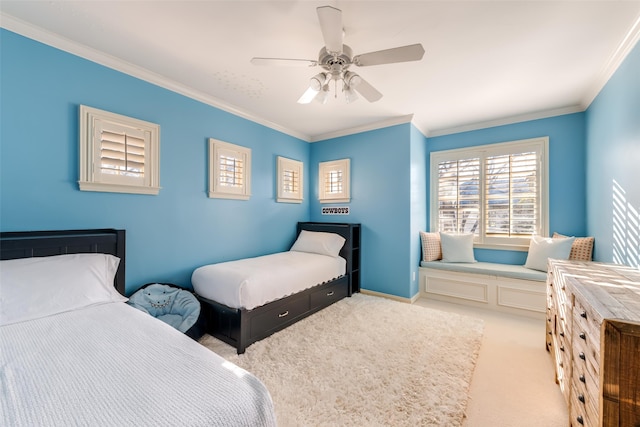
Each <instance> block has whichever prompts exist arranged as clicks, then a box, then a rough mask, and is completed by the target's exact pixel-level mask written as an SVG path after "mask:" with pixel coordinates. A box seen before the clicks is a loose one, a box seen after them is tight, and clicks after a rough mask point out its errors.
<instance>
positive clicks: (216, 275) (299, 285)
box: [191, 251, 346, 310]
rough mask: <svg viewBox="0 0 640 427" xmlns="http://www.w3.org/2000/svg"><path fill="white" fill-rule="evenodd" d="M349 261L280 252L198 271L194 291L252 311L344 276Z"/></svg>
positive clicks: (229, 305) (207, 267) (194, 281)
mask: <svg viewBox="0 0 640 427" xmlns="http://www.w3.org/2000/svg"><path fill="white" fill-rule="evenodd" d="M345 272H346V261H345V260H344V258H342V257H331V256H327V255H319V254H313V253H308V252H297V251H288V252H279V253H275V254H271V255H265V256H260V257H255V258H246V259H241V260H237V261H228V262H223V263H219V264H211V265H205V266H203V267H200V268H197V269H196V270H195V271H194V272H193V274H192V276H191V283H192V285H193V289H194V290H195V291H196V293H197V294H198V295H200V296H203V297H205V298H207V299H210V300H213V301H216V302H219V303H221V304H224V305H226V306H228V307H232V308H245V309H247V310H251V309H253V308H255V307H258V306H261V305H264V304H266V303H268V302H271V301H275V300H277V299H280V298H282V297H285V296H288V295H292V294H294V293H296V292H299V291H302V290H304V289H308V288H310V287H312V286H315V285H318V284H321V283H324V282H328V281H330V280H333V279H335V278H336V277H340V276H342V275H344V274H345Z"/></svg>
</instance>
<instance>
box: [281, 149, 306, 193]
mask: <svg viewBox="0 0 640 427" xmlns="http://www.w3.org/2000/svg"><path fill="white" fill-rule="evenodd" d="M277 170H278V179H277V184H276V185H277V186H278V191H277V197H276V201H277V202H279V203H302V201H303V199H304V197H303V192H304V164H303V163H302V162H301V161H299V160H293V159H288V158H286V157H282V156H278V165H277ZM288 171H292V172H293V180H294V183H293V185H294V187H297V191H287V190H286V189H285V182H286V181H287V177H286V174H287V172H288ZM296 176H297V179H296Z"/></svg>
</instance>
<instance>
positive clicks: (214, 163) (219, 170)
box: [209, 138, 251, 200]
mask: <svg viewBox="0 0 640 427" xmlns="http://www.w3.org/2000/svg"><path fill="white" fill-rule="evenodd" d="M250 196H251V149H250V148H246V147H241V146H239V145H234V144H230V143H228V142H224V141H219V140H216V139H213V138H209V197H210V198H216V199H236V200H249V197H250Z"/></svg>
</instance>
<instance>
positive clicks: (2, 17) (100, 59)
mask: <svg viewBox="0 0 640 427" xmlns="http://www.w3.org/2000/svg"><path fill="white" fill-rule="evenodd" d="M0 27H2V28H5V29H7V30H9V31H12V32H14V33H17V34H19V35H21V36H24V37H27V38H30V39H33V40H35V41H38V42H40V43H44V44H46V45H48V46H51V47H54V48H56V49H59V50H62V51H64V52H67V53H70V54H72V55H76V56H79V57H80V58H84V59H87V60H89V61H91V62H95V63H97V64H100V65H103V66H105V67H108V68H111V69H113V70H116V71H119V72H121V73H124V74H128V75H130V76H133V77H136V78H138V79H141V80H144V81H146V82H149V83H152V84H154V85H156V86H159V87H162V88H164V89H168V90H170V91H172V92H176V93H178V94H180V95H184V96H186V97H188V98H191V99H194V100H196V101H200V102H202V103H204V104H207V105H210V106H212V107H215V108H218V109H220V110H223V111H226V112H227V113H230V114H233V115H236V116H239V117H242V118H244V119H247V120H250V121H252V122H255V123H258V124H261V125H263V126H266V127H268V128H271V129H273V130H276V131H279V132H282V133H284V134H287V135H290V136H293V137H295V138H298V139H301V140H303V141H306V142H310V137H309V135H306V134H302V133H300V132H296V131H293V130H291V129H288V128H286V127H284V126H281V125H278V124H277V123H273V122H271V121H269V120H265V119H263V118H261V117H258V116H256V115H254V114H252V113H250V112H248V111H245V110H243V109H241V108H238V107H237V106H235V105H232V104H229V103H226V102H223V101H221V100H219V99H217V98H215V97H213V96H211V95H208V94H206V93H203V92H201V91H197V90H194V89H192V88H190V87H187V86H185V85H182V84H180V83H177V82H176V81H174V80H172V79H169V78H166V77H164V76H161V75H159V74H156V73H154V72H151V71H149V70H147V69H145V68H142V67H138V66H137V65H134V64H131V63H129V62H126V61H123V60H121V59H119V58H116V57H114V56H112V55H108V54H106V53H104V52H101V51H98V50H96V49H92V48H90V47H88V46H85V45H83V44H80V43H77V42H74V41H71V40H69V39H67V38H64V37H61V36H59V35H58V34H55V33H52V32H50V31H47V30H44V29H42V28H40V27H37V26H35V25H32V24H29V23H27V22H24V21H22V20H20V19H17V18H14V17H13V16H11V15H7V14H6V13H3V12H0Z"/></svg>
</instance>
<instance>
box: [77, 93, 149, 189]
mask: <svg viewBox="0 0 640 427" xmlns="http://www.w3.org/2000/svg"><path fill="white" fill-rule="evenodd" d="M159 134H160V127H159V126H158V125H156V124H153V123H149V122H145V121H142V120H138V119H133V118H130V117H126V116H121V115H118V114H114V113H110V112H107V111H101V110H98V109H95V108H91V107H87V106H84V105H81V106H80V180H79V184H80V189H81V190H84V191H107V192H122V193H136V194H158V192H159V190H160V187H159V182H160V170H159V169H160V167H159V162H160V159H159V144H160V140H159Z"/></svg>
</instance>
